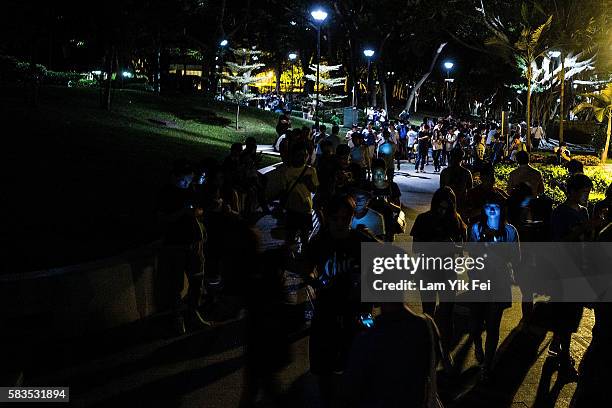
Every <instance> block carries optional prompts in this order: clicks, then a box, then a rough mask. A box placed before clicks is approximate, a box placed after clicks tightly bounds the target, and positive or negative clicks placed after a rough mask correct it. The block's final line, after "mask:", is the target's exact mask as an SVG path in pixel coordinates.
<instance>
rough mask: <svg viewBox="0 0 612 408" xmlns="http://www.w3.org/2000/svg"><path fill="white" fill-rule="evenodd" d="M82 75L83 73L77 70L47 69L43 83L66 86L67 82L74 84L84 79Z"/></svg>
mask: <svg viewBox="0 0 612 408" xmlns="http://www.w3.org/2000/svg"><path fill="white" fill-rule="evenodd" d="M83 77H84V75H83V74H79V73H78V72H61V71H47V73H46V75H45V77H44V83H45V84H47V85H60V86H67V85H68V83H71V84H72V85H74V84H77V83H78V82H79V81H80V80H82V79H84V78H83Z"/></svg>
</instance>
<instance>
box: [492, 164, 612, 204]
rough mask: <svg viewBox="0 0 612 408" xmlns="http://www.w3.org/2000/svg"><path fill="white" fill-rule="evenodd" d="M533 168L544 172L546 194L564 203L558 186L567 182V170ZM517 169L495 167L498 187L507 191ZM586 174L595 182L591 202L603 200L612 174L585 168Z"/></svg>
mask: <svg viewBox="0 0 612 408" xmlns="http://www.w3.org/2000/svg"><path fill="white" fill-rule="evenodd" d="M582 157H594V156H582ZM596 159H597V158H596ZM597 163H599V161H597ZM533 166H534V167H535V168H537V169H538V170H540V171H541V172H542V177H543V178H544V194H546V195H547V196H549V197H550V198H551V199H552V200H553V201H554V202H555V203H556V204H558V203H561V202H563V201H564V200H565V193H563V191H562V190H561V189H560V188H559V187H558V186H557V184H558V183H565V182H566V181H567V178H568V176H569V174H568V172H567V169H566V168H565V167H563V166H559V165H547V164H545V165H543V164H537V163H536V164H533ZM515 168H516V166H514V165H510V164H500V165H497V166H496V167H495V176H496V178H497V183H496V185H497V187H499V188H501V189H503V190H505V191H507V189H508V178H509V175H510V172H511V171H512V170H514V169H515ZM584 174H586V175H587V176H589V177H590V178H591V180H592V181H593V189H592V191H591V195H590V196H589V201H590V202H596V201H599V200H601V199H602V198H603V196H604V194H605V192H606V189H607V188H608V186H609V185H610V183H612V172H610V171H609V170H606V169H605V167H601V166H585V168H584Z"/></svg>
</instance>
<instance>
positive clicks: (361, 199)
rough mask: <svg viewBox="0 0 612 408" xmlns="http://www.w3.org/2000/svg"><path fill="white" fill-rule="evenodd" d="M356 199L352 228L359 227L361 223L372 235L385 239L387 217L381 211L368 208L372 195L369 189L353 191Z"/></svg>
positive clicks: (352, 194)
mask: <svg viewBox="0 0 612 408" xmlns="http://www.w3.org/2000/svg"><path fill="white" fill-rule="evenodd" d="M351 196H352V197H353V199H354V200H355V214H354V215H353V220H352V221H351V229H357V228H359V226H360V225H363V226H364V227H366V228H367V229H368V230H369V231H370V232H371V233H372V235H374V236H376V237H377V238H380V239H383V238H384V237H385V232H386V229H385V218H384V217H383V216H382V214H381V213H379V212H377V211H374V210H372V209H371V208H368V204H369V203H370V199H371V196H370V194H369V193H368V192H367V191H363V190H355V191H353V192H352V193H351Z"/></svg>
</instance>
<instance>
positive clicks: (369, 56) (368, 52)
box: [363, 48, 374, 108]
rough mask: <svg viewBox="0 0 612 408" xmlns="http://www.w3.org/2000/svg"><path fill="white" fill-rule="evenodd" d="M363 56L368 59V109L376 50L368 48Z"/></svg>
mask: <svg viewBox="0 0 612 408" xmlns="http://www.w3.org/2000/svg"><path fill="white" fill-rule="evenodd" d="M363 55H365V57H366V58H367V59H368V84H367V85H366V86H367V90H366V108H367V107H368V105H369V103H370V67H371V65H372V57H373V56H374V50H372V49H369V48H366V49H365V50H363Z"/></svg>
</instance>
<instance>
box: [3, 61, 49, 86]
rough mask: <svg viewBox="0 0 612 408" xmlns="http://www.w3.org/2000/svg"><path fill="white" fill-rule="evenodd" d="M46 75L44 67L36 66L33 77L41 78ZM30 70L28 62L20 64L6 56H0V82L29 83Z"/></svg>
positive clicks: (20, 62)
mask: <svg viewBox="0 0 612 408" xmlns="http://www.w3.org/2000/svg"><path fill="white" fill-rule="evenodd" d="M46 73H47V68H46V67H45V66H44V65H41V64H36V66H35V70H34V75H35V76H36V77H38V78H43V77H44V76H45V75H46ZM31 76H32V70H31V67H30V64H29V63H28V62H22V61H19V60H18V59H16V58H15V57H11V56H8V55H0V82H26V81H30V80H31Z"/></svg>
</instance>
